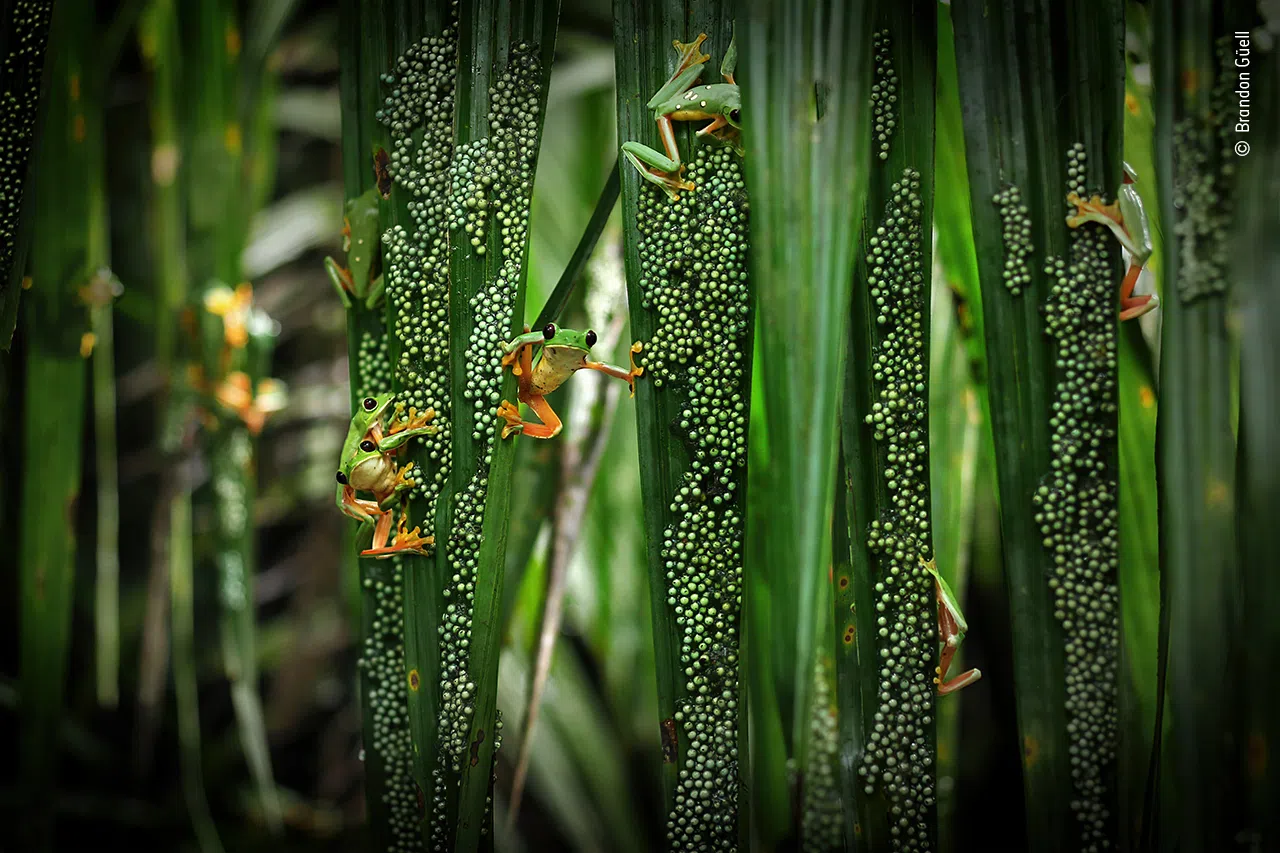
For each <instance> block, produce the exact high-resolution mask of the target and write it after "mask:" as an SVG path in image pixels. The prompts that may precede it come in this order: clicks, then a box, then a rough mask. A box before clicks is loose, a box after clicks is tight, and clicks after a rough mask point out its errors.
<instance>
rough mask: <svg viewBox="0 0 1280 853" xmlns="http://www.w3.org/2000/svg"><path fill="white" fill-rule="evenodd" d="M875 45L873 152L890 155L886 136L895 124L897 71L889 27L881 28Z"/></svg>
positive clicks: (874, 41)
mask: <svg viewBox="0 0 1280 853" xmlns="http://www.w3.org/2000/svg"><path fill="white" fill-rule="evenodd" d="M872 45H873V47H874V49H875V73H876V77H875V82H874V83H872V84H871V119H872V121H873V122H875V139H876V152H877V153H876V156H878V157H879V158H880V159H881V160H887V159H889V139H890V138H891V137H892V136H893V129H894V128H895V127H896V126H897V124H898V120H897V119H896V118H895V115H896V106H897V103H898V72H896V71H894V70H893V52H892V51H891V50H890V49H889V31H888V30H880V31H879V32H877V33H876V34H875V36H874V37H873V39H872Z"/></svg>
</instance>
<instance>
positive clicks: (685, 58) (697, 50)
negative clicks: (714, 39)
mask: <svg viewBox="0 0 1280 853" xmlns="http://www.w3.org/2000/svg"><path fill="white" fill-rule="evenodd" d="M706 40H707V34H706V33H699V34H698V37H697V38H696V39H694V40H693V41H691V42H682V41H680V40H678V39H674V40H672V42H671V46H672V47H674V48H675V49H676V53H678V54H680V67H679V68H677V69H676V74H677V75H678V74H679V73H680V72H681V71H683V70H685V69H686V68H690V67H692V66H694V65H697V64H698V63H700V62H710V61H711V57H710V56H707V55H706V54H705V53H703V52H702V49H701V48H702V43H703V42H704V41H706Z"/></svg>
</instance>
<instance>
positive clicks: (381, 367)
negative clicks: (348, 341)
mask: <svg viewBox="0 0 1280 853" xmlns="http://www.w3.org/2000/svg"><path fill="white" fill-rule="evenodd" d="M391 378H392V375H391V355H390V353H389V352H388V348H387V338H386V336H385V335H361V336H360V349H359V351H358V352H357V353H356V386H357V387H358V388H359V389H360V396H361V397H370V396H373V395H375V394H384V393H386V391H387V389H389V388H390V387H391Z"/></svg>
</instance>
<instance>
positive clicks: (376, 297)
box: [324, 187, 383, 310]
mask: <svg viewBox="0 0 1280 853" xmlns="http://www.w3.org/2000/svg"><path fill="white" fill-rule="evenodd" d="M379 198H380V196H379V194H378V190H377V189H376V188H374V187H371V188H369V189H368V190H366V191H365V192H364V193H362V194H361V195H359V196H356V197H355V198H353V199H350V200H348V201H347V203H346V205H345V208H346V210H345V214H346V215H345V216H344V217H343V220H342V250H343V251H344V252H346V253H347V267H346V268H343V267H341V266H339V264H338V262H337V261H335V260H334V259H333V258H329V257H326V258H325V259H324V269H325V272H327V273H328V274H329V280H330V281H332V282H333V286H334V287H335V288H336V289H337V291H338V296H339V297H341V299H342V304H343V307H345V308H348V309H350V308H351V299H352V297H354V298H355V299H358V300H359V301H360V302H361V304H363V305H364V306H365V307H366V308H368V309H369V310H373V309H374V308H376V307H377V306H378V303H379V302H380V301H381V300H382V291H383V282H382V276H381V275H377V276H375V275H374V269H375V267H376V264H377V262H378V259H379V255H378V241H379V239H380V237H381V234H382V229H381V225H380V223H379V220H378V200H379Z"/></svg>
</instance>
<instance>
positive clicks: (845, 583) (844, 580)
mask: <svg viewBox="0 0 1280 853" xmlns="http://www.w3.org/2000/svg"><path fill="white" fill-rule="evenodd" d="M840 588H841V589H848V588H849V576H848V575H841V576H840Z"/></svg>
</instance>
